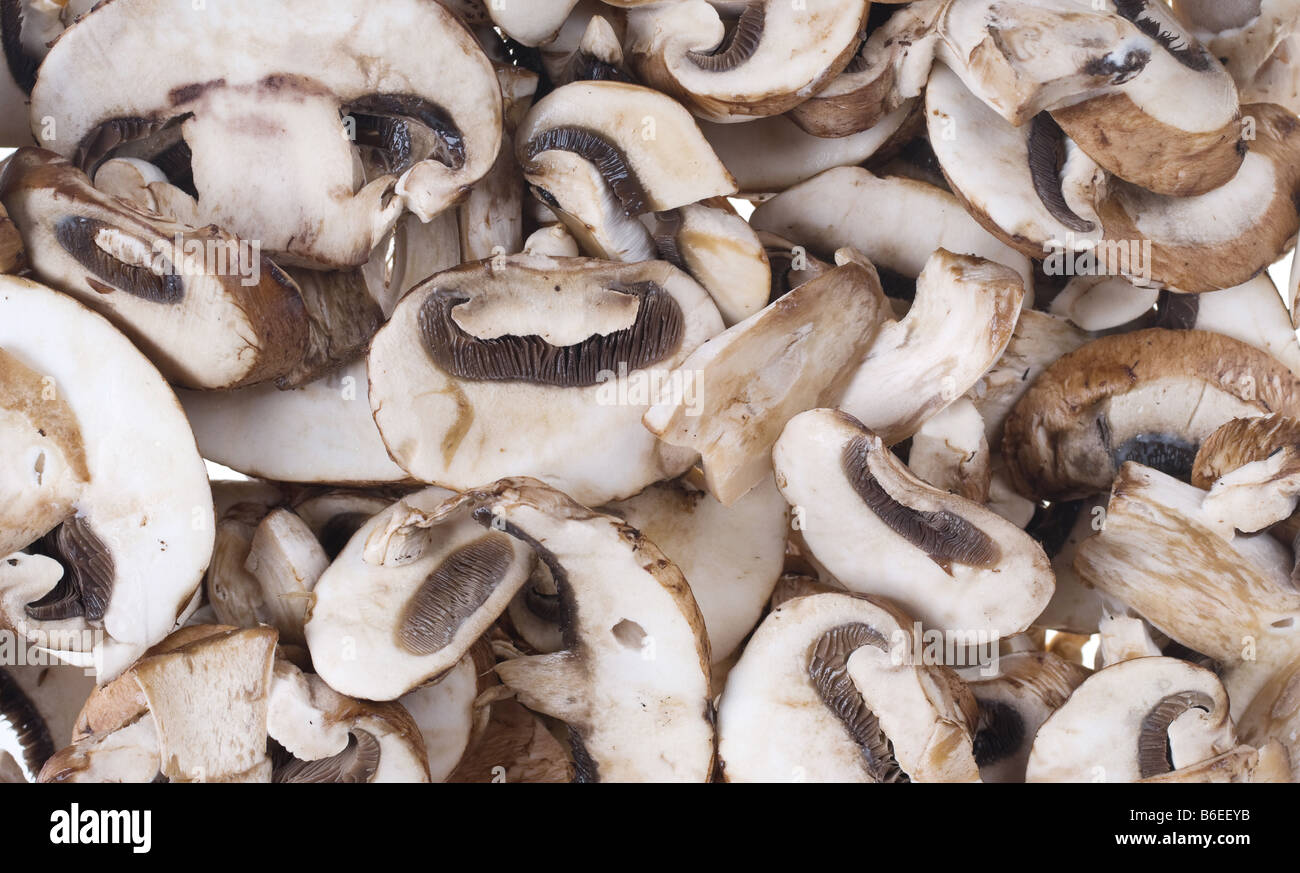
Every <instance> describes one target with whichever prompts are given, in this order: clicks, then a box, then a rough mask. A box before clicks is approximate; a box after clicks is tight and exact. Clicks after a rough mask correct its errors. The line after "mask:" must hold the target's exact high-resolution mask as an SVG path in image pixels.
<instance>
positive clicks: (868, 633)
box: [718, 593, 979, 782]
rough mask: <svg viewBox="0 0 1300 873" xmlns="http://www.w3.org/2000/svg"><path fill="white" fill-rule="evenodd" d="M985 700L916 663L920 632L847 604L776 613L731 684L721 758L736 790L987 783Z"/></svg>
mask: <svg viewBox="0 0 1300 873" xmlns="http://www.w3.org/2000/svg"><path fill="white" fill-rule="evenodd" d="M975 718H976V712H975V701H974V699H973V698H972V697H971V695H970V691H968V690H967V688H966V686H965V685H964V684H963V683H962V682H961V680H959V679H958V678H957V677H956V675H955V674H954V673H953V672H952V671H951V670H949V669H948V668H947V667H944V666H942V665H926V664H917V663H915V662H914V659H913V635H912V621H911V619H910V618H908V617H906V616H904V615H903V614H902V613H901V612H899V611H898V610H897V609H895V608H894V607H891V606H889V605H887V604H885V603H883V602H878V601H875V600H872V599H870V598H865V597H854V596H851V595H848V594H833V593H829V594H812V595H808V596H805V597H797V598H795V599H793V600H790V601H787V602H786V603H783V604H782V605H781V606H779V607H777V608H776V609H775V610H773V611H772V613H771V614H770V615H768V617H767V618H766V619H764V620H763V623H762V624H760V625H759V627H758V630H756V631H755V632H754V636H753V637H752V638H751V639H750V641H749V643H748V645H746V646H745V651H744V653H743V654H742V655H741V658H740V660H739V661H738V662H737V663H736V665H735V666H734V667H733V668H732V670H731V673H730V675H729V676H728V677H727V685H726V688H725V689H724V690H723V693H722V700H721V702H720V704H719V707H718V757H719V759H720V767H721V770H722V775H723V778H724V779H725V780H726V781H728V782H805V781H806V782H909V781H911V782H978V781H979V770H978V768H977V767H976V764H975V757H974V754H973V752H972V748H971V737H972V734H973V732H974V725H975Z"/></svg>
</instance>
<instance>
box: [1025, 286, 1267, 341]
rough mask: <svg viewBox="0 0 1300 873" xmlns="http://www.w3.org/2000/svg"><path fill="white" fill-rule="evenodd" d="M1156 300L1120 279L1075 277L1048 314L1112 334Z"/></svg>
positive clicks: (1152, 289)
mask: <svg viewBox="0 0 1300 873" xmlns="http://www.w3.org/2000/svg"><path fill="white" fill-rule="evenodd" d="M1180 296H1187V295H1180ZM1160 297H1161V292H1160V289H1159V288H1157V287H1156V286H1154V285H1152V286H1149V287H1139V286H1137V285H1134V284H1133V283H1132V282H1130V281H1128V280H1127V279H1125V278H1124V277H1122V276H1075V277H1074V278H1072V279H1070V281H1069V282H1067V283H1066V285H1065V288H1063V289H1062V290H1061V293H1060V294H1057V295H1056V296H1055V297H1054V298H1052V305H1051V313H1052V314H1053V315H1059V316H1061V317H1062V318H1068V319H1070V322H1071V323H1072V324H1075V325H1078V326H1079V327H1080V328H1081V329H1083V330H1086V331H1103V330H1112V329H1114V328H1122V327H1124V326H1125V325H1128V324H1132V323H1134V322H1136V321H1137V320H1138V319H1139V318H1141V317H1142V316H1144V315H1146V314H1148V313H1150V312H1151V311H1152V310H1153V309H1155V307H1156V301H1158V300H1159V299H1160ZM1190 299H1192V300H1195V299H1196V298H1194V297H1192V298H1190ZM1278 302H1279V303H1280V302H1281V301H1280V300H1279V301H1278ZM1163 326H1165V327H1173V325H1163ZM1186 326H1187V327H1192V326H1194V325H1186ZM1071 351H1073V350H1071Z"/></svg>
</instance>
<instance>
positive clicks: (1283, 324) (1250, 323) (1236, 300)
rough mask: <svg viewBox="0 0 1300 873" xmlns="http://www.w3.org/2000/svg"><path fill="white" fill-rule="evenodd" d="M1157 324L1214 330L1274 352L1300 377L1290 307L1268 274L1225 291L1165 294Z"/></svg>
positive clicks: (1299, 348)
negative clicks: (1288, 308)
mask: <svg viewBox="0 0 1300 873" xmlns="http://www.w3.org/2000/svg"><path fill="white" fill-rule="evenodd" d="M1157 321H1158V324H1159V326H1160V327H1167V328H1175V329H1179V330H1208V331H1210V332H1211V333H1219V334H1223V335H1224V336H1230V337H1232V338H1233V339H1239V340H1241V341H1242V342H1244V343H1247V344H1249V345H1252V346H1254V347H1255V348H1257V349H1261V350H1262V351H1265V352H1268V353H1269V354H1270V355H1272V356H1273V357H1274V358H1275V359H1277V361H1278V362H1279V363H1281V364H1284V365H1285V366H1286V367H1287V368H1288V369H1290V370H1291V372H1293V373H1295V374H1297V375H1300V342H1297V340H1296V332H1295V329H1294V328H1293V327H1292V326H1291V319H1290V316H1289V315H1288V313H1287V310H1286V304H1285V303H1284V302H1283V300H1282V298H1281V297H1280V296H1279V294H1278V290H1277V286H1276V285H1274V284H1273V280H1272V279H1270V278H1269V277H1268V274H1266V273H1263V274H1260V275H1258V276H1256V277H1255V278H1253V279H1251V280H1250V281H1249V282H1246V283H1245V284H1243V285H1237V286H1236V287H1233V288H1224V289H1223V290H1222V291H1207V292H1205V293H1204V294H1178V293H1175V292H1172V291H1163V292H1161V294H1160V298H1159V314H1158V317H1157Z"/></svg>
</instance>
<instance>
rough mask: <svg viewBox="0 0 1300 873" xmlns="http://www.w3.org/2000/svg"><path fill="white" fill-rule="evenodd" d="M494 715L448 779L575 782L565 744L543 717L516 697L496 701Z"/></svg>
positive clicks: (449, 780)
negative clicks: (556, 736) (515, 698)
mask: <svg viewBox="0 0 1300 873" xmlns="http://www.w3.org/2000/svg"><path fill="white" fill-rule="evenodd" d="M491 713H492V714H491V718H490V719H489V720H488V723H487V727H486V728H485V729H484V731H483V736H482V738H481V739H480V740H479V741H478V742H477V743H475V744H474V746H473V748H471V749H470V750H469V752H468V753H467V754H466V755H465V757H464V758H463V759H462V760H461V762H460V763H459V764H458V765H457V766H456V769H455V770H453V771H452V772H451V775H450V776H448V778H447V781H448V782H572V781H573V764H572V763H571V762H570V761H569V755H568V752H567V751H566V750H565V748H564V744H563V743H561V742H560V741H559V740H557V739H556V738H555V737H554V736H553V735H552V734H551V732H550V731H549V730H547V727H546V724H545V723H544V722H543V720H542V718H541V717H540V716H538V715H535V714H534V713H532V712H529V711H528V710H527V709H525V708H524V707H523V706H521V705H520V704H519V703H518V702H516V701H514V700H498V701H495V702H494V703H492V710H491Z"/></svg>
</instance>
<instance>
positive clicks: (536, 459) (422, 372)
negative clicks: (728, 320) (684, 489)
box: [369, 255, 722, 505]
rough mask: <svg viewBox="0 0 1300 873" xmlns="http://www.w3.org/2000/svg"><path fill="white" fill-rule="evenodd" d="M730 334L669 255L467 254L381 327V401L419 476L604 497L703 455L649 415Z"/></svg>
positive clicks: (397, 450) (591, 499)
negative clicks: (479, 258) (510, 480)
mask: <svg viewBox="0 0 1300 873" xmlns="http://www.w3.org/2000/svg"><path fill="white" fill-rule="evenodd" d="M721 330H722V319H721V318H720V317H719V315H718V311H717V309H716V307H714V305H713V303H712V302H711V301H710V300H709V298H708V295H707V294H705V292H704V289H702V288H701V287H700V286H699V285H697V284H696V283H695V282H694V281H693V280H691V279H690V278H689V277H688V276H686V275H685V274H684V273H682V272H680V271H679V270H677V269H675V268H674V267H672V266H670V265H669V264H666V263H663V262H658V261H652V262H646V263H641V264H613V263H609V262H604V261H592V260H586V259H552V258H546V257H539V256H532V255H517V256H510V257H506V258H502V259H499V260H498V259H494V260H493V261H490V262H485V263H481V264H467V265H465V266H462V267H460V268H458V269H455V270H448V271H447V272H444V273H440V274H438V275H437V276H434V277H432V278H431V279H429V280H428V281H427V282H425V283H424V284H422V285H420V286H419V287H417V288H415V289H413V290H412V291H411V292H410V293H409V294H407V295H406V297H404V298H403V299H402V302H401V303H400V304H399V305H398V307H397V309H396V310H395V311H394V313H393V317H392V318H391V319H390V320H389V322H388V324H387V325H386V326H385V327H384V328H383V329H382V330H380V331H379V333H378V334H377V335H376V336H375V340H374V342H373V344H372V345H371V350H370V362H369V374H370V404H371V407H372V409H373V410H374V414H375V421H376V422H377V423H378V426H379V430H380V432H381V433H382V434H383V436H384V441H385V443H387V445H388V447H389V451H390V452H391V453H392V455H393V457H394V458H395V459H396V461H397V462H398V463H399V464H400V465H402V467H404V468H405V469H406V470H408V471H409V472H410V474H411V475H412V476H414V477H415V478H417V479H420V480H421V481H425V482H432V483H437V484H439V485H443V486H444V487H448V488H470V487H474V486H476V485H478V484H480V483H482V482H485V481H492V480H493V479H494V478H499V477H500V476H503V475H509V474H512V473H521V474H529V475H534V476H538V477H540V478H542V479H544V480H546V481H547V482H549V483H551V484H552V485H554V486H555V487H557V488H562V489H564V490H565V491H566V492H567V493H569V494H571V495H572V496H573V497H574V499H576V500H580V501H582V502H584V503H587V504H591V505H597V504H600V503H602V502H605V501H608V500H617V499H620V498H623V497H627V496H628V495H630V494H635V493H636V492H637V491H640V490H641V489H642V488H644V487H645V486H646V485H648V484H650V483H651V482H655V481H658V480H660V479H664V478H668V477H672V476H676V475H679V474H681V473H682V472H684V471H685V470H686V469H687V468H688V467H689V466H690V465H691V463H692V460H693V456H694V453H693V452H691V451H684V450H678V449H670V448H666V447H662V446H660V445H659V444H658V442H657V441H656V440H655V439H654V437H653V436H652V435H651V434H650V433H649V432H647V431H646V430H645V428H643V427H642V426H641V422H640V418H641V415H642V413H643V412H644V411H645V407H646V406H649V405H651V404H653V403H656V402H659V401H660V400H661V399H663V398H672V397H675V396H678V395H679V394H681V393H684V392H690V394H689V397H695V394H694V391H695V389H696V387H697V386H696V385H695V384H694V380H693V379H692V380H691V381H690V382H685V383H682V382H681V379H682V377H681V376H679V375H678V373H675V372H674V370H675V368H678V367H679V366H680V365H681V364H682V362H683V361H684V360H685V359H686V358H687V356H688V355H690V354H691V353H692V352H694V351H695V349H697V348H698V347H699V346H700V345H701V344H702V343H703V342H704V341H705V340H707V339H708V338H710V337H712V336H714V335H716V334H718V333H719V332H720V331H721ZM678 372H680V371H678ZM679 383H681V384H679ZM674 392H677V393H674Z"/></svg>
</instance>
